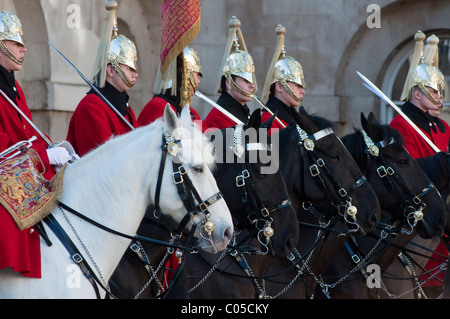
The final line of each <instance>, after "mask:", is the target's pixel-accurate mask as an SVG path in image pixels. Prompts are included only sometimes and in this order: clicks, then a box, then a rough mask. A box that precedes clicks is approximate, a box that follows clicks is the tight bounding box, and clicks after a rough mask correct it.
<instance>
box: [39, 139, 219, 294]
mask: <svg viewBox="0 0 450 319" xmlns="http://www.w3.org/2000/svg"><path fill="white" fill-rule="evenodd" d="M180 142H181V141H175V140H173V138H172V137H171V135H170V133H168V132H164V133H163V143H162V146H161V149H162V155H161V164H160V169H159V174H158V182H157V189H156V194H155V198H156V199H155V207H156V208H155V211H154V213H153V214H154V216H155V217H156V218H157V219H158V218H160V217H161V216H162V215H164V214H163V212H162V210H161V208H160V207H159V197H160V190H161V182H162V177H163V173H164V166H165V162H166V157H167V152H168V153H169V154H170V155H171V156H172V161H173V170H174V172H173V174H172V177H173V181H174V183H175V184H176V185H177V189H178V194H179V195H180V197H181V199H182V200H183V203H184V205H185V207H186V209H187V212H188V213H187V214H186V215H185V216H184V218H183V219H182V220H181V222H180V223H179V225H178V226H177V227H175V228H174V229H173V231H176V232H177V233H178V234H181V233H182V231H183V229H184V228H185V227H186V225H187V223H188V222H189V221H192V218H193V217H194V216H195V215H196V214H197V213H202V214H204V215H205V219H204V220H202V226H201V232H203V233H202V237H204V238H206V236H209V237H210V236H211V233H212V231H213V230H214V224H213V223H212V222H211V221H210V220H209V216H210V213H209V212H208V207H210V206H211V205H213V204H214V203H215V202H217V201H218V200H220V199H222V198H223V196H222V194H221V193H220V192H218V193H216V194H214V195H213V196H211V197H210V198H208V199H207V200H205V201H202V200H201V198H200V195H199V194H198V192H197V190H196V189H195V187H194V186H193V184H192V181H191V180H190V179H189V177H188V175H187V174H186V170H185V168H184V167H183V166H182V164H181V160H180V158H179V156H178V152H179V151H180V149H181V145H180ZM192 194H194V197H195V198H196V200H197V202H198V203H199V204H198V205H195V201H194V199H193V197H192ZM58 206H59V207H60V208H61V209H63V210H65V211H67V212H70V213H72V214H73V215H75V216H77V217H79V218H81V219H82V220H84V221H86V222H88V223H90V224H92V225H94V226H96V227H97V228H100V229H102V230H104V231H107V232H109V233H112V234H114V235H117V236H120V237H124V238H127V239H130V240H132V241H140V242H148V243H151V244H157V245H163V246H166V247H168V248H174V249H177V250H183V251H186V252H190V253H192V252H195V251H196V247H193V246H191V242H192V241H193V237H194V236H193V235H194V232H195V230H196V228H197V224H193V226H192V229H191V232H190V234H189V235H188V240H187V243H186V244H187V245H180V243H179V242H175V243H172V242H164V241H160V240H156V239H152V238H148V237H144V236H140V235H134V236H131V235H127V234H124V233H121V232H119V231H116V230H114V229H111V228H109V227H106V226H104V225H102V224H100V223H98V222H96V221H94V220H92V219H91V218H89V217H87V216H85V215H83V214H81V213H79V212H78V211H76V210H75V209H73V208H71V207H69V206H67V205H66V204H64V203H62V202H58ZM156 212H158V214H159V216H156V215H155V213H156ZM43 220H44V222H45V223H46V224H47V225H48V226H49V228H50V229H51V230H52V231H53V232H54V233H55V235H56V236H57V237H58V239H59V240H60V241H61V243H62V244H63V245H64V247H65V248H66V250H67V251H68V252H69V254H70V256H71V258H72V260H73V261H74V262H75V263H76V264H78V265H79V266H80V268H81V270H82V272H83V274H84V275H85V276H86V278H87V279H88V280H89V282H90V283H91V285H92V286H93V288H94V290H95V293H96V296H97V298H100V297H101V296H100V292H99V289H98V286H100V287H101V288H102V289H103V290H104V291H105V292H106V293H107V294H108V295H109V296H110V297H114V296H113V295H112V294H111V292H110V289H109V288H108V287H107V286H106V284H104V283H102V280H100V279H99V278H98V276H97V275H96V274H95V272H94V271H93V270H92V268H91V267H90V266H89V264H88V263H87V262H86V260H85V258H84V257H83V255H82V253H81V252H80V251H79V250H78V248H77V247H76V246H75V244H74V243H73V241H72V240H71V239H70V237H69V236H68V235H67V233H66V232H65V230H64V229H63V228H62V227H61V225H60V224H59V223H58V221H57V220H56V219H55V218H54V217H53V215H48V216H47V217H45V218H44V219H43ZM204 233H206V234H207V235H205V234H204ZM77 237H78V236H77ZM49 245H51V242H50V243H49ZM82 245H83V244H82ZM131 246H132V245H130V247H131ZM83 247H84V245H83ZM88 254H89V253H88ZM181 268H182V267H181ZM177 273H179V269H177ZM100 276H101V275H100ZM175 277H178V274H176V275H175V276H174V278H175ZM97 285H98V286H97Z"/></svg>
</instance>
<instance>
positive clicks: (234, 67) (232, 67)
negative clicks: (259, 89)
mask: <svg viewBox="0 0 450 319" xmlns="http://www.w3.org/2000/svg"><path fill="white" fill-rule="evenodd" d="M238 47H239V46H238V45H237V43H236V45H235V48H236V49H235V50H234V51H233V52H232V53H231V54H230V55H229V56H228V58H227V60H226V62H225V65H224V66H223V70H222V75H237V76H240V77H241V78H244V79H246V80H247V81H249V82H250V83H254V82H255V64H254V63H253V58H252V56H251V55H250V53H248V52H246V51H242V50H239V49H238Z"/></svg>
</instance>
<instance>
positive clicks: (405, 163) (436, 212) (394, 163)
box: [343, 113, 446, 238]
mask: <svg viewBox="0 0 450 319" xmlns="http://www.w3.org/2000/svg"><path fill="white" fill-rule="evenodd" d="M361 125H362V128H363V131H362V132H357V133H355V134H353V136H354V138H353V140H354V142H353V143H352V144H353V145H350V144H348V145H349V149H352V151H351V152H352V154H354V156H355V159H356V160H357V162H358V163H359V166H360V167H361V169H362V170H363V172H364V174H365V175H366V176H367V178H368V180H369V182H370V184H371V185H372V186H373V188H374V189H375V191H376V193H377V195H378V198H379V199H380V205H381V207H382V208H383V211H387V212H389V213H390V214H391V216H389V217H390V219H391V221H393V222H396V223H402V222H403V223H405V224H406V225H404V226H405V227H407V228H409V229H410V230H412V228H413V227H414V226H415V225H417V231H418V233H419V235H420V236H422V237H424V238H430V237H434V236H439V235H442V233H443V227H444V225H445V223H446V209H445V204H444V202H443V200H442V198H441V195H440V193H439V191H438V190H437V189H436V187H435V186H434V184H433V183H432V182H430V179H429V178H428V176H427V175H426V174H425V173H424V171H423V170H422V168H421V166H420V165H419V163H418V162H417V161H416V160H414V159H413V158H412V157H411V155H409V153H408V152H407V151H406V150H405V148H404V147H403V146H402V145H403V139H402V138H401V136H400V134H399V133H398V131H397V130H395V129H392V128H390V127H389V126H388V125H381V124H380V123H378V122H377V120H376V118H375V116H374V115H373V113H370V114H369V116H368V118H366V117H365V116H364V114H362V113H361ZM355 137H357V138H355ZM350 139H351V138H343V141H344V142H345V143H346V144H347V142H346V140H347V141H349V140H350ZM357 145H359V146H358V147H359V150H356V146H357ZM400 225H401V224H400Z"/></svg>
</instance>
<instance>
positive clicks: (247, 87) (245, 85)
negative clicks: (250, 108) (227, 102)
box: [227, 76, 255, 105]
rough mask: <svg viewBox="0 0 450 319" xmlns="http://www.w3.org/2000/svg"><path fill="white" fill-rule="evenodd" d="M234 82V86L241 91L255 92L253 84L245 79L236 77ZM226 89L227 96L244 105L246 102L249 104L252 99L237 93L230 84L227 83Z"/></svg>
mask: <svg viewBox="0 0 450 319" xmlns="http://www.w3.org/2000/svg"><path fill="white" fill-rule="evenodd" d="M234 82H235V83H236V85H237V86H238V87H239V88H241V89H242V90H244V91H246V92H249V93H253V92H254V91H255V84H253V83H251V82H250V81H247V80H246V79H244V78H242V77H240V76H236V77H235V79H234ZM227 88H228V94H230V95H231V96H232V97H233V98H234V99H235V100H236V101H238V102H239V103H241V104H242V105H244V104H245V103H247V102H251V100H252V97H251V96H246V95H245V94H243V93H241V92H239V90H237V89H236V88H234V87H233V86H232V85H231V84H230V83H228V81H227Z"/></svg>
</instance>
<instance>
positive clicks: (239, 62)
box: [204, 17, 257, 129]
mask: <svg viewBox="0 0 450 319" xmlns="http://www.w3.org/2000/svg"><path fill="white" fill-rule="evenodd" d="M240 24H241V23H240V22H239V20H238V19H237V18H236V17H232V19H231V20H230V21H229V26H230V32H229V33H228V40H227V45H226V47H225V54H224V58H223V62H222V70H221V73H220V81H219V83H218V85H217V92H219V93H222V94H221V96H220V97H219V99H218V100H217V104H218V105H220V106H221V107H223V108H224V109H225V110H226V111H228V112H230V113H231V114H232V115H234V116H235V117H236V118H238V119H239V120H240V121H241V122H243V123H244V124H247V122H248V120H249V118H250V110H249V108H248V107H247V105H246V103H248V102H250V101H251V100H252V98H253V94H255V92H256V90H257V86H256V77H255V65H254V63H253V58H252V56H251V55H250V54H249V53H248V52H247V49H246V46H245V43H244V38H243V36H242V33H241V30H240V27H239V26H240ZM204 123H205V126H206V127H207V128H211V129H224V128H227V127H231V126H235V125H236V124H237V123H235V122H234V121H233V120H232V119H230V118H229V117H228V116H226V115H225V114H223V113H222V112H220V111H219V110H217V109H216V108H213V109H212V110H211V111H210V112H209V113H208V115H207V116H206V118H205V121H204Z"/></svg>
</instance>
